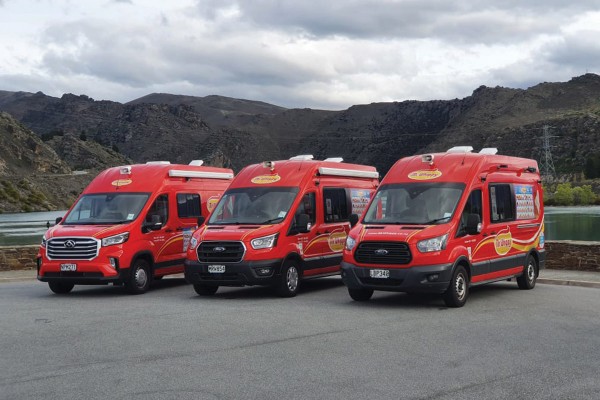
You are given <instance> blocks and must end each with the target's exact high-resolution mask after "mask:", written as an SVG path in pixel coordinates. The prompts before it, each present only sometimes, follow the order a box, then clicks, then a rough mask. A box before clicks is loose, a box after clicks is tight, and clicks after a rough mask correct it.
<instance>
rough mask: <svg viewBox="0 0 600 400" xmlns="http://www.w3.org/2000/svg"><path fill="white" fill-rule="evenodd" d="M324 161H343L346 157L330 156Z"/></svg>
mask: <svg viewBox="0 0 600 400" xmlns="http://www.w3.org/2000/svg"><path fill="white" fill-rule="evenodd" d="M323 161H331V162H342V161H344V159H343V158H342V157H330V158H326V159H324V160H323Z"/></svg>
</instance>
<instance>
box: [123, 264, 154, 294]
mask: <svg viewBox="0 0 600 400" xmlns="http://www.w3.org/2000/svg"><path fill="white" fill-rule="evenodd" d="M125 286H126V287H127V291H128V292H129V293H131V294H142V293H145V292H146V291H147V290H148V287H150V266H149V264H148V261H146V260H144V259H143V258H138V259H137V260H136V261H135V263H133V268H131V275H130V276H129V280H128V281H127V283H126V284H125Z"/></svg>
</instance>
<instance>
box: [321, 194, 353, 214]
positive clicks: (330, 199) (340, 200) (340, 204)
mask: <svg viewBox="0 0 600 400" xmlns="http://www.w3.org/2000/svg"><path fill="white" fill-rule="evenodd" d="M323 203H324V204H323V209H324V210H325V213H324V214H325V222H342V221H348V217H349V216H350V212H349V207H348V196H347V195H346V189H344V188H323Z"/></svg>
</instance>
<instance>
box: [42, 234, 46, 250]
mask: <svg viewBox="0 0 600 400" xmlns="http://www.w3.org/2000/svg"><path fill="white" fill-rule="evenodd" d="M47 241H48V239H46V234H44V236H42V244H41V245H42V247H43V248H46V242H47Z"/></svg>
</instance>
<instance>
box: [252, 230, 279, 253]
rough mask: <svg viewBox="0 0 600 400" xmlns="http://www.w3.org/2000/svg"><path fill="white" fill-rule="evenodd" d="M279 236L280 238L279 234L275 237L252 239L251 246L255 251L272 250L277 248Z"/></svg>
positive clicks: (274, 235)
mask: <svg viewBox="0 0 600 400" xmlns="http://www.w3.org/2000/svg"><path fill="white" fill-rule="evenodd" d="M277 236H279V234H278V233H275V234H273V235H269V236H263V237H259V238H256V239H252V240H251V241H250V244H251V245H252V248H253V249H254V250H259V249H270V248H272V247H275V245H276V244H277Z"/></svg>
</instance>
